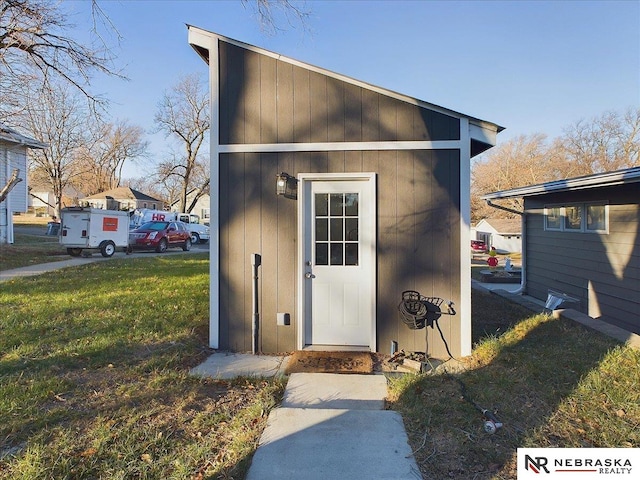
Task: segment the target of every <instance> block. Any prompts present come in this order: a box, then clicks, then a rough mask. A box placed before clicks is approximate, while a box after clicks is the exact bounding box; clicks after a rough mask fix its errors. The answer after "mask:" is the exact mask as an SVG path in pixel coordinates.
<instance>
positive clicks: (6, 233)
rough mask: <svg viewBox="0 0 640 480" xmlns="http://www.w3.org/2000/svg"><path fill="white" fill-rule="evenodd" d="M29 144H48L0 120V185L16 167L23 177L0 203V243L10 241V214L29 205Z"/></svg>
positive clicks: (9, 177) (4, 184)
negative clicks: (22, 133) (25, 134)
mask: <svg viewBox="0 0 640 480" xmlns="http://www.w3.org/2000/svg"><path fill="white" fill-rule="evenodd" d="M29 148H38V149H43V148H47V146H46V145H45V144H43V143H41V142H38V141H37V140H34V139H33V138H29V137H26V136H24V135H21V134H20V133H18V132H17V131H15V130H14V129H12V128H9V127H7V126H5V125H3V124H1V123H0V189H2V188H4V187H5V186H6V185H7V184H8V182H9V180H10V179H11V177H12V175H13V172H14V170H16V169H18V170H19V171H20V173H19V175H18V178H21V179H22V181H20V182H19V183H17V184H15V186H14V187H13V188H12V189H11V191H10V192H9V194H8V195H7V197H6V198H5V200H4V201H3V202H2V203H0V244H3V243H13V214H14V213H25V212H26V211H27V208H28V200H27V192H28V189H29V185H28V181H27V170H28V165H27V149H29Z"/></svg>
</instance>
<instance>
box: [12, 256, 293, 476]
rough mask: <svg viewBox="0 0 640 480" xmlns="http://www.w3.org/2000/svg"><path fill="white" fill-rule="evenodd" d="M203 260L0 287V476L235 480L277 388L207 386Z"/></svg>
mask: <svg viewBox="0 0 640 480" xmlns="http://www.w3.org/2000/svg"><path fill="white" fill-rule="evenodd" d="M208 265H209V262H208V254H191V255H188V256H184V255H176V256H163V257H153V258H144V259H130V258H129V259H123V260H116V259H114V260H111V261H109V262H100V263H97V264H90V265H86V266H83V267H79V268H72V269H67V270H64V271H60V272H53V273H48V274H44V275H41V276H38V277H31V278H28V279H20V280H14V281H9V282H4V283H2V284H1V287H0V305H1V306H2V307H1V309H0V330H1V331H2V335H0V418H2V422H0V478H6V479H25V480H26V479H29V480H33V479H45V478H46V479H61V478H87V479H93V478H109V479H112V478H122V479H125V478H126V479H129V478H149V479H151V478H153V479H166V478H217V477H223V478H242V477H243V475H244V471H245V469H246V468H247V465H248V461H249V459H250V457H251V455H252V453H253V451H254V450H255V447H256V444H257V441H258V439H259V435H260V432H261V430H262V428H263V425H264V422H265V421H266V416H267V414H268V412H269V410H270V409H271V408H273V407H274V406H275V405H276V403H277V402H279V400H280V398H281V395H282V392H283V388H284V385H283V382H282V381H281V380H268V381H267V380H265V381H262V380H249V379H238V380H235V381H214V380H207V379H199V378H193V377H191V376H189V375H188V369H189V368H190V367H192V366H195V365H196V364H198V363H200V362H201V361H202V360H203V359H204V358H206V356H207V355H208V354H209V353H210V351H209V349H208V348H207V346H206V345H207V338H206V332H207V331H208V327H207V323H208V318H209V311H208V309H209V299H208V294H209V275H208Z"/></svg>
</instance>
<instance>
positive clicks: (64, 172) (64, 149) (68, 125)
mask: <svg viewBox="0 0 640 480" xmlns="http://www.w3.org/2000/svg"><path fill="white" fill-rule="evenodd" d="M21 118H22V119H23V121H24V123H25V124H26V125H27V126H28V128H29V130H30V131H31V132H32V133H33V135H34V136H35V138H36V139H38V140H39V141H41V142H43V143H45V144H46V145H48V146H47V148H45V149H42V150H35V151H33V152H32V155H31V163H30V177H31V178H32V179H33V180H35V181H36V182H38V183H41V184H46V185H49V186H50V187H51V189H52V191H53V194H54V196H55V198H56V214H59V212H60V209H61V208H62V196H63V192H64V190H65V188H66V187H67V186H69V185H71V184H72V182H73V179H74V177H75V176H76V175H77V174H78V166H77V161H76V153H77V150H78V148H80V147H81V146H82V145H83V144H84V143H85V142H86V138H85V132H86V126H87V125H88V124H90V123H91V120H90V118H91V113H90V112H89V111H88V110H87V106H86V102H84V101H83V100H82V98H81V97H80V96H79V95H78V94H76V93H75V91H71V89H70V87H68V86H66V85H52V88H51V89H49V90H45V91H41V92H38V94H37V95H34V96H32V97H31V98H29V102H28V103H27V106H26V110H25V111H24V113H23V115H22V117H21Z"/></svg>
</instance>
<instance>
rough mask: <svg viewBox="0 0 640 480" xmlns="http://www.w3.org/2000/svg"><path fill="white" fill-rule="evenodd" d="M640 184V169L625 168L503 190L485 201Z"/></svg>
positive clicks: (484, 198)
mask: <svg viewBox="0 0 640 480" xmlns="http://www.w3.org/2000/svg"><path fill="white" fill-rule="evenodd" d="M637 182H640V167H632V168H625V169H623V170H616V171H614V172H604V173H597V174H594V175H585V176H581V177H574V178H567V179H564V180H556V181H553V182H547V183H540V184H538V185H530V186H526V187H519V188H513V189H511V190H502V191H499V192H493V193H489V194H487V195H483V196H482V197H480V198H482V199H483V200H500V199H506V198H516V197H532V196H536V195H544V194H546V193H555V192H569V191H574V190H584V189H589V188H601V187H609V186H614V185H623V184H629V183H637Z"/></svg>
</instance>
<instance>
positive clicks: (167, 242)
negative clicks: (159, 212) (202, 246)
mask: <svg viewBox="0 0 640 480" xmlns="http://www.w3.org/2000/svg"><path fill="white" fill-rule="evenodd" d="M129 247H130V248H131V249H147V250H155V251H156V252H160V253H161V252H165V251H166V250H167V248H170V247H180V248H182V250H184V251H185V252H186V251H188V250H191V232H190V231H189V228H188V227H187V225H186V224H184V223H182V222H160V221H154V222H147V223H145V224H143V225H141V226H140V227H138V228H136V229H135V230H132V231H131V232H129Z"/></svg>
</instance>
